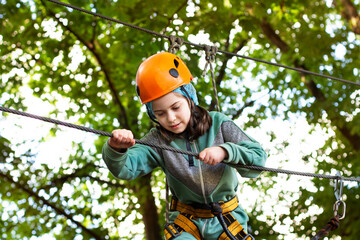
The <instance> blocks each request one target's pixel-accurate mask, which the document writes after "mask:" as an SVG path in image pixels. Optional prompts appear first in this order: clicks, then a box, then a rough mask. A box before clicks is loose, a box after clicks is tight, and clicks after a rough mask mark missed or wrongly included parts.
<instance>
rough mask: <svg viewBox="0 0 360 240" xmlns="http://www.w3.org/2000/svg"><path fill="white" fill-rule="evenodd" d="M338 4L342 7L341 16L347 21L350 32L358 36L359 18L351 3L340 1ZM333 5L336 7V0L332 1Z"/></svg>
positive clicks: (345, 0) (347, 0)
mask: <svg viewBox="0 0 360 240" xmlns="http://www.w3.org/2000/svg"><path fill="white" fill-rule="evenodd" d="M340 2H341V4H342V6H343V7H344V9H343V10H342V11H341V15H342V16H343V18H345V19H346V20H347V21H348V23H349V25H350V28H351V30H352V31H353V32H354V33H355V34H359V35H360V17H359V14H358V11H357V9H356V7H355V6H354V4H353V2H352V1H351V0H341V1H340ZM333 3H334V4H335V5H336V0H334V1H333Z"/></svg>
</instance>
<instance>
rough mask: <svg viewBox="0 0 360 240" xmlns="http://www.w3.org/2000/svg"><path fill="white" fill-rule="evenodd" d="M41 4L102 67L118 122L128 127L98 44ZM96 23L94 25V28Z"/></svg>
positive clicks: (124, 111) (122, 106)
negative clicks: (82, 35) (116, 106)
mask: <svg viewBox="0 0 360 240" xmlns="http://www.w3.org/2000/svg"><path fill="white" fill-rule="evenodd" d="M41 2H42V4H43V5H44V7H45V9H46V10H47V12H48V13H49V15H50V16H51V17H52V18H54V19H55V20H56V21H57V22H58V24H60V25H61V26H62V28H64V29H65V30H67V31H68V32H70V33H71V34H73V35H74V36H75V37H76V38H77V39H78V40H79V41H80V42H81V43H82V44H83V45H84V46H86V47H87V49H88V50H89V51H90V52H91V53H92V54H93V56H94V58H95V59H96V61H97V62H98V64H99V66H100V67H101V69H102V72H103V73H104V76H105V80H106V82H107V83H108V85H109V89H110V92H111V95H112V97H113V98H114V101H115V103H116V104H117V105H118V106H119V108H120V114H119V120H120V124H121V125H122V127H123V128H127V129H130V125H129V121H128V118H127V114H126V109H125V107H124V105H123V104H122V103H121V100H120V97H119V94H118V93H119V92H118V91H117V90H116V87H115V85H114V83H113V82H112V80H111V77H110V74H109V72H110V71H109V70H108V69H107V67H106V64H105V63H104V62H103V60H102V58H101V56H100V54H99V53H98V52H97V47H96V46H98V45H97V44H96V42H95V41H94V42H88V41H86V40H85V39H84V38H83V37H81V36H80V35H79V34H78V33H77V32H76V31H74V30H73V29H72V28H70V27H69V26H68V25H64V24H63V23H62V22H61V21H60V19H59V18H57V17H56V15H55V13H54V12H52V11H51V10H50V9H49V8H48V7H47V6H46V4H45V3H44V1H43V0H41ZM95 27H96V25H95V26H94V29H95ZM92 40H94V37H92Z"/></svg>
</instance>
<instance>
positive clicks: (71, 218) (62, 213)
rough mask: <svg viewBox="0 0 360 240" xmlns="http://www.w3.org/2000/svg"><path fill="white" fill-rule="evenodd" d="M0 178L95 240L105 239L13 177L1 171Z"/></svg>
mask: <svg viewBox="0 0 360 240" xmlns="http://www.w3.org/2000/svg"><path fill="white" fill-rule="evenodd" d="M0 177H2V178H4V179H5V180H7V181H8V182H10V183H13V184H15V186H16V188H17V189H19V190H22V191H24V192H26V193H27V194H29V196H31V197H33V198H35V199H36V200H37V201H38V202H39V203H42V204H43V205H46V206H48V207H50V208H51V209H53V210H54V211H55V212H56V213H58V214H60V215H62V216H64V217H66V218H67V219H69V220H70V221H71V222H73V223H74V224H75V225H76V226H78V227H79V228H81V229H82V230H83V231H84V232H86V233H87V234H89V235H90V236H91V237H94V238H95V239H104V238H103V237H101V236H99V235H98V234H97V233H96V232H94V231H92V230H91V229H88V228H86V227H85V226H84V225H83V224H81V223H80V222H78V221H76V220H75V219H74V217H73V216H72V215H70V214H68V213H66V212H65V210H64V209H61V208H60V207H58V206H56V204H55V203H53V202H50V201H49V200H46V199H45V198H44V197H41V196H39V194H38V193H37V192H34V191H33V190H32V189H30V188H27V187H26V185H24V184H21V183H19V182H17V181H15V180H14V179H13V178H12V177H11V176H8V175H7V174H5V173H3V172H1V171H0Z"/></svg>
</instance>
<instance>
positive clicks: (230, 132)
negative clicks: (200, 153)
mask: <svg viewBox="0 0 360 240" xmlns="http://www.w3.org/2000/svg"><path fill="white" fill-rule="evenodd" d="M221 128H222V132H223V136H224V142H225V143H223V144H221V145H220V146H221V147H223V148H224V149H225V150H226V151H227V152H228V154H229V157H228V159H225V160H224V163H227V164H229V165H231V166H232V167H234V168H235V169H236V170H237V171H238V172H239V174H240V175H241V176H242V177H249V178H255V177H257V176H258V175H259V174H260V172H259V171H254V170H250V169H245V168H241V166H240V165H249V166H252V165H255V166H265V162H266V158H267V154H266V152H265V150H264V149H263V148H262V147H261V145H260V144H259V143H258V142H257V141H255V140H254V139H252V138H251V137H249V136H248V135H246V133H244V132H243V131H242V130H241V129H240V128H239V127H238V126H237V125H236V124H235V123H234V122H233V121H226V122H223V123H222V126H221Z"/></svg>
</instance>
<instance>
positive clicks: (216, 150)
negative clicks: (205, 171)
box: [199, 147, 229, 165]
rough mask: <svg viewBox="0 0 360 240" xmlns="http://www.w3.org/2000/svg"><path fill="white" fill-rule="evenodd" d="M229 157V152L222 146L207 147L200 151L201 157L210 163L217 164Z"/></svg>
mask: <svg viewBox="0 0 360 240" xmlns="http://www.w3.org/2000/svg"><path fill="white" fill-rule="evenodd" d="M228 157H229V155H228V152H227V151H226V150H225V149H224V148H222V147H209V148H205V149H204V150H203V151H201V152H200V153H199V159H200V160H201V161H203V162H204V163H206V164H209V165H216V164H218V163H220V162H222V161H223V160H224V159H226V158H228Z"/></svg>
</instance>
